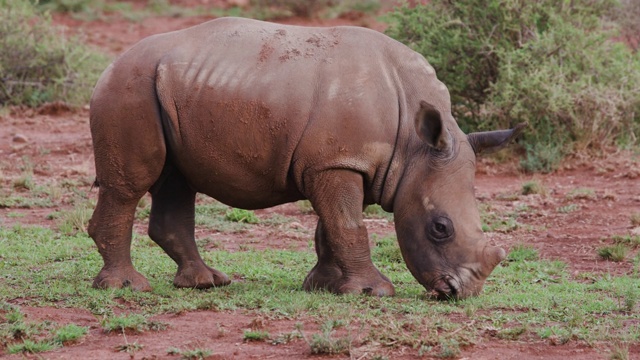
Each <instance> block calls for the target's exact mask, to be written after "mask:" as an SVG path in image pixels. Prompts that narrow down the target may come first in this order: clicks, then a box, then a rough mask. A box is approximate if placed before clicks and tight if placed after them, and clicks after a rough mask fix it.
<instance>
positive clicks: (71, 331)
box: [54, 324, 88, 344]
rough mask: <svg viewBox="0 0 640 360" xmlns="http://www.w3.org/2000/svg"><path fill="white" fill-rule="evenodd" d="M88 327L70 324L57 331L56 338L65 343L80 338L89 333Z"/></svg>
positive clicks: (57, 340)
mask: <svg viewBox="0 0 640 360" xmlns="http://www.w3.org/2000/svg"><path fill="white" fill-rule="evenodd" d="M87 331H88V329H87V328H86V327H84V326H78V325H76V324H69V325H66V326H63V327H61V328H59V329H57V330H56V331H55V334H54V335H55V340H56V342H58V343H61V344H65V343H71V342H75V341H77V340H79V339H80V338H82V337H83V336H84V335H86V334H87Z"/></svg>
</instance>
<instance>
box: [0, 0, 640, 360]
mask: <svg viewBox="0 0 640 360" xmlns="http://www.w3.org/2000/svg"><path fill="white" fill-rule="evenodd" d="M186 3H188V4H191V5H193V4H194V3H198V4H202V3H206V1H205V0H202V1H186ZM210 3H211V4H214V3H217V2H216V1H210ZM54 19H55V22H56V23H58V24H61V25H64V26H67V27H68V28H69V31H72V32H82V33H85V34H86V36H87V40H88V42H89V43H91V44H93V45H96V46H98V47H100V48H102V49H103V50H106V51H108V52H110V53H112V54H117V53H120V52H122V51H123V50H125V49H126V48H127V47H129V46H130V45H132V44H133V43H134V42H136V41H137V40H139V39H141V38H143V37H145V36H148V35H151V34H154V33H158V32H165V31H170V30H175V29H179V28H183V27H187V26H190V25H195V24H198V23H200V22H202V21H205V20H208V19H209V18H206V17H191V18H176V17H150V18H146V19H143V20H141V21H138V22H130V21H127V20H124V19H122V18H118V17H110V18H109V20H108V21H92V22H85V21H80V20H75V19H73V18H72V17H70V16H68V15H55V16H54ZM286 22H288V23H304V24H312V25H319V26H322V25H336V24H351V23H354V21H353V19H337V20H332V21H321V20H313V21H308V20H301V19H294V20H288V21H286ZM355 23H356V24H357V25H361V24H370V25H373V26H374V28H376V29H382V28H383V27H384V25H381V24H379V23H377V22H376V21H375V20H372V19H363V18H358V19H357V20H355ZM25 157H28V159H29V161H30V162H31V163H32V165H33V172H34V179H33V180H34V182H35V183H36V184H46V183H48V182H50V181H51V179H55V181H57V182H58V183H63V182H65V181H70V182H75V183H76V184H77V185H78V186H79V187H81V188H83V189H86V191H89V190H88V189H89V187H90V184H91V182H92V180H93V177H94V169H93V155H92V147H91V138H90V134H89V128H88V110H87V109H81V110H75V111H70V110H68V109H67V108H66V107H65V106H64V105H60V104H54V105H49V106H45V107H43V108H41V109H37V110H21V109H14V111H12V112H10V113H7V114H4V115H0V171H1V174H2V179H4V180H3V181H4V182H6V183H5V184H3V188H4V189H11V188H12V185H11V184H12V182H13V179H16V178H18V177H19V176H20V174H21V173H22V170H21V168H20V167H21V166H22V165H23V158H25ZM639 177H640V162H639V161H638V157H637V156H633V155H630V154H628V153H620V154H617V155H612V156H610V157H607V158H602V159H595V160H594V159H586V160H580V159H573V160H571V161H570V162H568V163H567V165H565V166H564V168H563V169H561V170H560V171H558V172H556V173H554V174H548V175H535V176H531V175H525V174H522V173H519V172H518V171H517V170H515V166H514V165H513V164H512V163H506V164H501V165H496V164H494V162H493V161H492V160H491V159H485V160H482V161H481V162H480V164H479V169H478V176H477V182H476V188H477V190H476V191H477V197H478V199H479V202H480V203H482V204H487V205H483V206H488V210H487V211H495V212H497V213H505V212H509V211H520V213H521V214H522V215H521V216H520V217H519V218H518V222H519V223H520V224H522V225H523V226H520V227H519V228H517V229H515V230H512V231H509V232H489V233H487V236H488V237H489V239H490V240H491V241H492V242H493V243H495V244H497V245H500V246H503V247H505V248H507V249H508V248H511V247H513V246H514V245H516V244H527V245H531V246H533V247H535V248H536V249H538V250H539V253H540V255H541V257H542V258H545V259H557V260H561V261H563V262H565V263H567V264H568V265H569V267H570V269H571V271H572V272H573V273H574V274H576V275H577V274H583V273H586V272H590V273H603V272H604V273H611V274H629V273H631V272H632V271H633V265H632V264H631V263H630V262H621V263H616V262H608V261H603V260H601V259H599V258H598V257H597V255H596V249H597V248H599V247H601V246H603V244H605V243H611V240H610V236H611V235H612V234H619V235H625V234H631V233H638V232H640V228H638V227H635V228H634V226H632V225H631V222H630V220H629V215H630V214H632V213H638V212H640V179H639ZM531 179H535V180H537V181H539V182H540V183H541V184H543V186H544V188H545V189H546V194H544V195H528V196H524V195H519V193H520V191H521V189H522V184H523V183H524V182H526V181H529V180H531ZM577 188H589V189H592V190H594V193H595V194H594V195H592V196H588V197H585V198H582V199H569V198H568V196H569V194H570V193H571V191H572V190H575V189H577ZM16 191H17V190H16ZM92 195H93V196H94V197H95V196H96V192H95V190H94V192H93V193H92ZM67 200H68V199H65V197H64V196H62V197H61V199H60V201H59V204H57V205H56V208H54V209H52V208H45V209H40V208H33V209H15V208H11V209H0V226H11V225H12V224H13V223H16V222H19V223H22V224H37V225H41V226H52V227H53V226H54V224H53V222H52V221H50V220H47V219H46V216H47V215H48V214H49V213H51V212H52V210H63V209H65V208H69V207H70V205H69V204H68V201H67ZM569 204H578V206H579V210H578V211H573V212H568V213H561V212H558V211H557V209H558V208H559V207H562V206H567V205H569ZM525 206H526V209H527V210H526V211H524V212H523V211H522V209H523V208H524V207H525ZM269 212H277V213H281V214H284V215H287V216H290V217H295V218H296V223H292V224H288V226H293V227H296V228H298V229H300V228H301V229H304V230H306V231H303V232H302V234H303V235H304V236H301V235H300V233H301V232H300V231H296V232H292V233H291V235H290V236H286V235H285V236H278V237H274V236H268V235H269V234H268V231H269V230H265V228H260V227H256V228H255V229H253V228H252V229H251V230H249V233H243V234H230V233H215V232H212V233H207V232H205V231H203V230H197V231H198V233H197V234H196V236H197V237H202V236H209V237H211V238H212V239H214V240H219V241H220V243H221V244H222V246H223V248H224V249H227V250H236V249H238V247H239V246H240V245H242V244H247V243H248V240H247V239H251V238H256V237H257V238H261V239H262V240H261V241H260V242H257V243H256V242H254V241H252V242H250V246H252V247H257V246H260V247H262V246H264V247H271V248H292V247H294V248H306V247H307V246H308V243H309V241H310V240H311V239H312V235H313V229H314V226H315V221H316V218H315V215H312V214H303V213H301V212H300V210H299V208H298V207H297V206H295V205H294V204H288V205H283V206H279V207H276V208H272V209H267V210H261V211H259V212H258V214H259V215H261V214H265V213H269ZM9 213H19V214H21V216H20V217H15V216H9ZM367 225H368V228H369V233H370V234H374V233H376V234H381V235H385V234H388V233H392V232H393V224H390V223H389V222H387V221H385V220H368V221H367ZM136 230H137V231H139V232H140V233H144V232H145V229H144V227H143V226H141V225H139V226H138V227H137V228H136ZM284 233H286V231H284ZM603 239H609V240H603ZM22 311H23V312H24V313H25V314H26V315H27V321H29V320H45V319H47V320H52V321H56V322H57V323H59V324H66V323H75V324H78V325H82V326H87V327H89V328H90V332H89V334H88V335H87V336H86V337H84V338H83V340H82V341H81V342H80V343H78V344H74V345H72V346H65V347H63V348H60V349H57V350H54V351H51V352H47V353H45V354H43V356H44V357H45V358H51V359H58V358H59V359H86V358H91V359H107V358H108V359H118V358H120V359H126V358H129V357H130V356H129V355H128V354H127V353H124V352H117V351H116V350H115V347H116V346H118V345H122V344H123V343H126V342H128V343H130V344H133V343H135V342H136V341H137V342H138V343H144V344H145V347H144V348H143V349H141V350H139V351H137V352H136V353H135V357H136V358H142V359H159V358H167V357H170V358H175V356H169V355H167V346H169V345H167V344H170V346H177V347H180V348H197V347H201V348H208V349H211V350H213V352H214V355H212V356H210V357H209V359H232V358H233V359H253V358H255V359H299V358H309V357H314V356H312V355H310V353H309V348H308V345H307V344H306V343H305V342H304V341H303V340H301V339H297V340H294V341H292V342H290V343H288V344H287V345H279V346H272V345H269V344H266V343H262V342H259V343H246V342H243V340H242V336H243V331H244V329H247V328H250V327H252V326H257V327H260V326H265V324H266V323H268V328H269V332H270V333H272V334H274V333H287V332H291V331H292V329H293V328H294V325H295V324H294V322H293V321H288V320H266V319H262V318H259V317H257V315H255V314H252V313H250V312H233V313H231V312H228V313H225V312H222V313H221V312H215V311H198V312H185V313H181V314H177V315H174V314H166V315H160V316H157V317H156V318H154V320H160V321H162V322H165V323H168V324H170V327H169V329H168V330H165V331H160V332H145V333H142V334H127V335H125V334H119V335H105V334H104V333H103V332H102V330H101V326H100V322H99V319H98V318H96V317H95V316H94V315H92V314H91V313H89V312H87V311H84V310H78V309H57V308H31V307H22ZM317 328H318V325H317V324H316V323H315V322H314V321H313V320H312V319H309V320H308V321H305V322H304V329H305V330H308V331H315V330H317ZM514 344H515V345H514ZM371 350H372V349H368V348H367V347H362V348H358V349H354V351H353V353H352V354H351V358H354V359H366V358H370V357H371V356H372V352H371ZM375 350H376V351H377V352H375V354H380V349H375ZM388 351H389V353H388V354H387V356H388V357H389V358H390V359H410V358H414V357H416V356H417V355H416V352H415V351H414V352H412V353H403V352H400V351H398V350H391V349H389V350H388ZM393 351H395V352H393ZM630 352H631V355H632V356H640V346H638V345H632V346H631V348H630ZM608 356H609V354H608V353H607V352H606V350H605V349H598V348H594V347H589V346H587V345H585V344H582V343H578V342H570V343H568V344H565V345H554V344H552V343H550V342H549V341H542V340H540V341H539V342H526V343H524V342H523V343H514V342H509V343H507V342H504V341H502V340H499V339H497V338H494V337H484V338H482V339H481V342H480V343H479V344H477V345H475V346H473V347H470V348H466V349H464V350H463V352H462V358H466V359H518V360H527V359H594V358H607V357H608ZM21 357H22V355H14V356H7V358H16V359H17V358H21ZM336 358H340V356H337V357H336Z"/></svg>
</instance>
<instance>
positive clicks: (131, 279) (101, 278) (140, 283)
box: [93, 269, 151, 291]
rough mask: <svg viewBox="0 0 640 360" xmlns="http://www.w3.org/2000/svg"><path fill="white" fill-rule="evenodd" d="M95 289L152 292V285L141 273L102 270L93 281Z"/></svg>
mask: <svg viewBox="0 0 640 360" xmlns="http://www.w3.org/2000/svg"><path fill="white" fill-rule="evenodd" d="M93 287H94V288H95V289H121V288H124V287H130V288H131V289H132V290H135V291H151V284H149V281H148V280H147V279H146V278H145V277H144V276H143V275H142V274H140V273H139V272H137V271H135V270H133V269H132V270H129V271H118V272H115V271H107V270H102V271H100V273H99V274H98V276H96V278H95V279H94V280H93Z"/></svg>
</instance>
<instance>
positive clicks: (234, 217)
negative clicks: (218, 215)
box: [224, 208, 260, 224]
mask: <svg viewBox="0 0 640 360" xmlns="http://www.w3.org/2000/svg"><path fill="white" fill-rule="evenodd" d="M224 219H225V220H227V221H232V222H238V223H247V224H257V223H259V222H260V220H259V219H258V217H257V216H256V214H255V213H254V212H253V211H251V210H244V209H236V208H232V209H229V211H227V212H226V213H225V214H224Z"/></svg>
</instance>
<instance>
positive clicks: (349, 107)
mask: <svg viewBox="0 0 640 360" xmlns="http://www.w3.org/2000/svg"><path fill="white" fill-rule="evenodd" d="M407 60H411V61H407ZM402 61H404V62H402ZM132 62H134V63H135V64H134V65H135V66H139V65H140V64H146V65H145V66H146V68H147V69H148V68H149V67H154V71H155V75H154V76H155V87H156V95H157V97H158V99H159V100H160V107H161V109H162V113H163V124H164V125H163V126H164V128H165V137H166V140H167V141H168V145H169V148H170V149H171V150H170V151H171V156H172V158H173V159H174V160H175V163H176V164H177V166H178V167H179V168H180V170H181V171H182V172H183V173H184V174H185V175H186V176H187V178H188V179H189V181H190V182H191V183H192V185H193V186H194V187H195V188H196V189H197V190H198V191H200V192H204V193H207V194H209V195H211V196H213V197H215V198H218V199H219V200H221V201H224V202H227V203H229V204H231V205H233V206H238V207H245V208H251V207H253V208H257V207H265V206H271V205H275V204H277V203H281V202H285V201H292V200H295V199H297V198H301V197H303V196H304V189H303V188H302V176H303V175H302V174H303V172H304V171H306V170H307V169H310V168H313V169H316V170H321V169H323V168H349V169H353V170H355V171H359V172H361V173H362V174H363V176H364V178H365V182H366V184H365V186H368V187H369V188H372V187H377V188H379V187H380V184H381V182H382V181H383V179H382V178H381V176H383V174H385V169H383V167H385V166H388V164H389V161H390V158H391V156H392V153H393V146H394V144H395V141H396V136H397V134H398V128H399V121H400V119H399V113H400V110H399V107H400V106H401V103H403V102H404V101H405V99H402V98H403V97H404V96H405V91H406V89H402V84H401V82H402V80H401V79H400V78H399V75H398V68H399V67H402V66H404V67H406V66H407V62H408V63H412V62H413V65H417V66H418V67H420V66H423V67H424V59H423V58H421V57H419V56H416V54H415V53H414V52H412V51H411V50H409V49H408V48H406V47H405V46H404V45H401V44H400V43H398V42H396V41H394V40H392V39H390V38H388V37H386V36H384V35H382V34H380V33H377V32H375V31H372V30H368V29H362V28H356V27H336V28H308V27H297V26H286V25H279V24H272V23H266V22H260V21H255V20H247V19H239V18H223V19H217V20H213V21H210V22H207V23H204V24H201V25H198V26H195V27H192V28H189V29H185V30H181V31H176V32H171V33H167V34H161V35H157V36H153V37H150V38H147V39H145V40H143V41H142V42H140V43H139V44H138V45H136V46H135V47H134V48H132V49H131V50H130V51H128V52H127V53H126V54H125V55H124V56H123V57H122V58H121V59H120V60H118V62H117V63H116V66H118V63H120V67H123V66H122V65H123V64H126V65H127V66H126V67H128V68H131V66H130V65H131V63H132ZM127 63H128V64H127ZM135 66H134V67H135ZM140 66H141V65H140ZM145 71H147V70H144V71H143V72H145ZM409 90H412V89H409ZM374 182H377V185H376V184H374ZM370 196H373V197H376V196H375V194H373V195H370Z"/></svg>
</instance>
